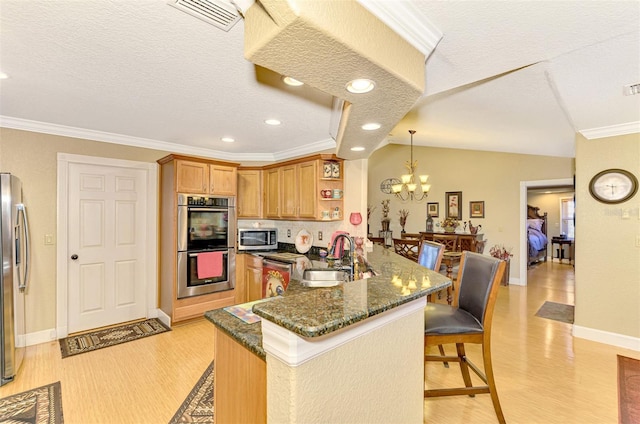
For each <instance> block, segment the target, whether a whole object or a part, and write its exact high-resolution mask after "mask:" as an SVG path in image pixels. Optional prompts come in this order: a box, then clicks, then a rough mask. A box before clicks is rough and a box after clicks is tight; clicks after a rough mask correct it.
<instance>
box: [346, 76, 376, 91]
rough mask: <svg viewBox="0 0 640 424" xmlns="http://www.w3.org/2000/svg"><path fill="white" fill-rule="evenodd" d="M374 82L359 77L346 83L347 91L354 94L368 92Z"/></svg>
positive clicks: (373, 85)
mask: <svg viewBox="0 0 640 424" xmlns="http://www.w3.org/2000/svg"><path fill="white" fill-rule="evenodd" d="M375 86H376V84H375V83H374V82H373V81H371V80H370V79H366V78H359V79H354V80H353V81H349V83H348V84H347V91H348V92H350V93H355V94H362V93H368V92H369V91H371V90H373V88H374V87H375Z"/></svg>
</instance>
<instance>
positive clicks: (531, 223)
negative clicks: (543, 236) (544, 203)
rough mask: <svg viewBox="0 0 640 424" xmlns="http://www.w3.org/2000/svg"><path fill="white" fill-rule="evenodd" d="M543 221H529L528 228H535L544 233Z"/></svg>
mask: <svg viewBox="0 0 640 424" xmlns="http://www.w3.org/2000/svg"><path fill="white" fill-rule="evenodd" d="M543 222H544V221H542V220H541V219H527V228H533V229H535V230H538V231H542V223H543Z"/></svg>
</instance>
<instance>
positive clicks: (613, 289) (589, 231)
mask: <svg viewBox="0 0 640 424" xmlns="http://www.w3.org/2000/svg"><path fill="white" fill-rule="evenodd" d="M608 168H622V169H626V170H628V171H630V172H631V173H633V174H634V175H635V176H636V177H640V134H630V135H625V136H619V137H609V138H602V139H597V140H586V139H584V138H583V137H581V136H578V137H577V139H576V313H575V326H574V334H576V335H581V336H582V335H584V336H586V337H587V338H598V337H594V336H599V337H600V338H602V339H606V334H598V332H599V331H601V332H607V333H615V334H621V335H625V336H629V337H632V338H635V339H636V340H635V346H636V349H637V350H640V340H639V338H640V248H639V247H638V246H637V245H636V238H637V237H639V236H640V194H636V195H635V196H634V197H633V198H631V199H630V200H629V201H627V202H624V203H621V204H618V205H607V204H604V203H599V202H597V201H596V200H595V199H593V198H592V197H591V195H590V194H589V181H590V180H591V178H592V177H593V176H594V175H595V174H596V173H598V172H600V171H602V170H604V169H608ZM623 210H628V211H629V212H630V217H629V218H628V219H623V218H622V211H623ZM632 343H633V341H632Z"/></svg>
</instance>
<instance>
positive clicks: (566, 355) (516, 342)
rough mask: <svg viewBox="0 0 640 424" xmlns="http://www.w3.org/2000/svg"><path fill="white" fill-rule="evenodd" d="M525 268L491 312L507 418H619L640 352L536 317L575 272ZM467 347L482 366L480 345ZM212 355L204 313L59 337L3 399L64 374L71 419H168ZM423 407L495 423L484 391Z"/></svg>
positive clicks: (434, 368)
mask: <svg viewBox="0 0 640 424" xmlns="http://www.w3.org/2000/svg"><path fill="white" fill-rule="evenodd" d="M529 272H530V274H529V286H528V287H519V286H509V287H501V288H500V294H499V297H498V302H497V305H496V311H495V314H496V315H495V317H494V327H493V344H492V348H493V354H494V355H493V363H494V369H495V377H496V381H497V386H498V393H499V395H500V400H501V403H502V409H503V411H504V415H505V418H506V420H507V422H509V423H516V424H517V423H522V424H529V423H540V424H542V423H544V424H547V423H563V424H564V423H576V424H577V423H581V424H582V423H587V424H591V423H593V424H596V423H597V424H600V423H602V424H615V423H617V383H616V354H622V355H626V356H630V357H633V358H638V359H640V352H634V351H629V350H624V349H618V348H615V347H612V346H608V345H604V344H599V343H594V342H589V341H586V340H582V339H574V338H572V337H571V325H569V324H563V323H560V322H556V321H552V320H548V319H543V318H538V317H536V316H535V313H536V311H537V310H538V309H539V307H540V306H541V305H542V304H543V303H544V301H545V300H550V301H554V302H559V303H568V304H573V300H574V282H573V272H572V268H571V266H570V265H568V264H558V263H557V262H555V263H550V262H549V263H546V264H544V263H543V264H541V265H540V266H538V267H536V268H535V269H533V270H531V271H529ZM447 350H449V351H451V350H452V347H451V346H447ZM468 351H469V355H470V357H471V358H472V359H475V362H476V363H481V361H480V355H479V352H478V350H476V349H471V348H470V349H468ZM213 356H214V352H213V327H212V324H210V323H209V322H208V321H206V320H204V319H202V320H198V321H195V322H191V323H188V324H184V325H180V326H176V327H174V329H173V331H171V332H168V333H163V334H159V335H156V336H152V337H149V338H146V339H142V340H138V341H135V342H132V343H125V344H122V345H119V346H113V347H110V348H107V349H102V350H98V351H95V352H90V353H86V354H82V355H78V356H74V357H69V358H65V359H61V357H60V349H59V345H58V343H57V342H52V343H45V344H41V345H37V346H30V347H29V348H28V349H27V354H26V358H25V362H24V363H23V366H22V368H21V370H20V373H19V375H18V378H17V380H16V381H14V382H12V383H9V384H7V385H5V386H3V387H1V388H0V397H5V396H8V395H10V394H14V393H19V392H21V391H24V390H27V389H31V388H34V387H38V386H42V385H45V384H49V383H52V382H54V381H60V382H61V385H62V399H63V412H64V420H65V423H67V424H74V423H82V424H86V423H167V422H168V421H169V419H171V417H172V416H173V414H174V413H175V411H176V410H177V408H178V407H179V406H180V404H181V403H182V401H183V399H184V398H185V397H186V396H187V394H188V393H189V391H190V390H191V388H192V387H193V385H194V384H195V383H196V381H197V380H198V378H199V377H200V376H201V374H202V373H203V372H204V370H205V369H206V367H207V366H208V365H209V363H210V362H211V360H212V359H213ZM455 365H456V364H453V365H452V367H451V368H450V369H445V368H443V367H442V366H441V365H439V364H436V363H433V364H429V365H428V367H427V370H426V371H427V373H428V377H429V379H428V381H427V384H429V385H430V386H431V385H434V386H435V385H437V384H439V383H441V382H443V381H452V382H453V383H454V384H459V383H460V382H461V381H462V380H461V377H460V372H459V369H458V368H457V367H456V366H455ZM389 390H392V389H391V388H389ZM424 411H425V420H424V421H425V423H438V424H440V423H442V424H447V423H494V422H497V421H496V419H495V414H494V412H493V407H492V404H491V400H490V398H489V396H488V395H478V396H476V397H475V398H469V397H452V398H442V399H429V400H425V402H424Z"/></svg>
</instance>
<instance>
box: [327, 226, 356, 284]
mask: <svg viewBox="0 0 640 424" xmlns="http://www.w3.org/2000/svg"><path fill="white" fill-rule="evenodd" d="M340 238H346V239H347V240H348V241H349V281H353V279H354V266H355V263H354V256H355V243H354V242H353V238H351V237H350V236H349V235H348V234H344V233H340V234H338V235H337V236H336V238H334V239H333V244H332V245H331V249H330V250H329V255H328V256H329V257H334V253H335V251H336V245H337V244H338V240H339V239H340ZM340 259H341V260H340V262H338V261H337V260H336V264H335V267H339V268H341V269H344V267H342V258H340Z"/></svg>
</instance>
